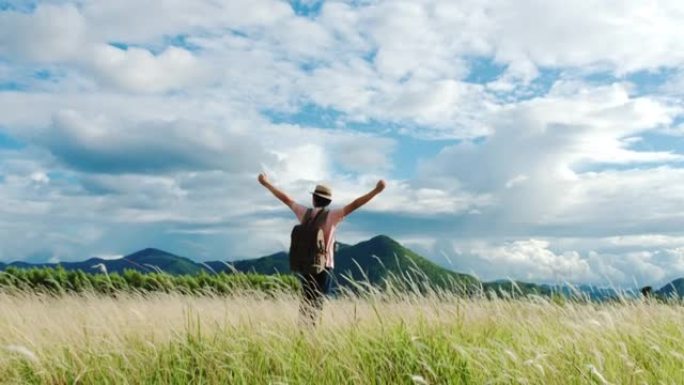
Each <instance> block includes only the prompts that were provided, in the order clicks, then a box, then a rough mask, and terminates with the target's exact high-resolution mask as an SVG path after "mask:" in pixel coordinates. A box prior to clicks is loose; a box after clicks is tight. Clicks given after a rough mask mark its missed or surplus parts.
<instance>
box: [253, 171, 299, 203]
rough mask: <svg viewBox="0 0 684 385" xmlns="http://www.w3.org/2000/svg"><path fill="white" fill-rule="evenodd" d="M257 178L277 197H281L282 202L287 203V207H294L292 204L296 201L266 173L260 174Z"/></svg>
mask: <svg viewBox="0 0 684 385" xmlns="http://www.w3.org/2000/svg"><path fill="white" fill-rule="evenodd" d="M257 180H258V181H259V183H261V185H262V186H264V187H266V188H267V189H268V191H270V192H271V193H272V194H273V195H274V196H275V197H276V198H278V199H280V201H281V202H283V203H285V205H286V206H287V207H292V204H293V203H294V201H293V200H292V198H290V196H289V195H287V194H285V193H284V192H282V191H281V190H280V189H278V188H277V187H276V186H274V185H272V184H271V182H269V181H268V178H267V177H266V174H264V173H261V174H259V177H258V178H257Z"/></svg>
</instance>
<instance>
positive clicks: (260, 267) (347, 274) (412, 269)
mask: <svg viewBox="0 0 684 385" xmlns="http://www.w3.org/2000/svg"><path fill="white" fill-rule="evenodd" d="M207 264H208V265H209V266H211V268H212V269H214V270H216V271H230V270H231V267H229V266H227V265H225V264H223V263H222V262H207ZM232 268H234V269H235V270H237V271H240V272H254V273H260V274H277V273H289V272H290V268H289V263H288V255H287V253H285V252H280V253H276V254H272V255H269V256H266V257H262V258H257V259H247V260H241V261H235V262H233V263H232ZM333 271H334V274H335V277H334V278H335V279H336V281H337V282H338V284H340V285H342V286H349V285H350V280H351V281H366V280H367V281H368V282H369V283H371V284H373V285H380V284H384V283H385V282H386V281H387V280H389V279H391V277H396V278H400V277H407V276H408V275H410V276H411V279H413V280H414V281H421V280H422V281H425V280H428V281H430V282H431V283H433V284H436V285H438V286H444V285H447V284H448V283H450V282H451V283H453V282H458V283H460V284H467V285H471V284H475V283H476V282H477V280H476V279H475V278H474V277H472V276H470V275H467V274H461V273H456V272H453V271H451V270H447V269H445V268H443V267H440V266H438V265H437V264H435V263H432V262H431V261H429V260H428V259H426V258H424V257H422V256H420V255H418V254H416V253H415V252H413V251H412V250H410V249H407V248H405V247H403V246H402V245H401V244H399V243H398V242H397V241H395V240H393V239H392V238H390V237H388V236H386V235H378V236H376V237H373V238H371V239H369V240H367V241H364V242H360V243H357V244H356V245H352V246H350V245H346V244H338V246H337V250H336V251H335V269H334V270H333ZM418 271H420V273H418Z"/></svg>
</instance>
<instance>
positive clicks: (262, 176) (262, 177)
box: [257, 172, 268, 186]
mask: <svg viewBox="0 0 684 385" xmlns="http://www.w3.org/2000/svg"><path fill="white" fill-rule="evenodd" d="M257 180H258V181H259V183H261V184H262V185H264V186H266V185H267V184H268V177H266V174H264V173H263V172H262V173H261V174H259V177H258V178H257Z"/></svg>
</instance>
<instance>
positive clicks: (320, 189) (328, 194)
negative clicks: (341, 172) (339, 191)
mask: <svg viewBox="0 0 684 385" xmlns="http://www.w3.org/2000/svg"><path fill="white" fill-rule="evenodd" d="M312 194H313V195H318V196H319V197H321V198H325V199H329V200H332V190H331V189H330V187H328V186H326V185H322V184H318V185H316V189H314V191H313V192H312Z"/></svg>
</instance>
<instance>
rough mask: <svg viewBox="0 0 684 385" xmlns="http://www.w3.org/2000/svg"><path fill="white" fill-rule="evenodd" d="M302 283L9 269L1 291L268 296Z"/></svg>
mask: <svg viewBox="0 0 684 385" xmlns="http://www.w3.org/2000/svg"><path fill="white" fill-rule="evenodd" d="M298 288H299V282H298V281H297V279H296V277H294V276H292V275H271V276H267V275H262V274H255V273H218V274H209V273H206V272H200V273H198V274H195V275H171V274H167V273H163V272H155V273H141V272H139V271H137V270H132V269H130V270H124V272H123V273H121V274H119V273H106V272H96V273H86V272H84V271H82V270H73V271H71V270H65V269H64V268H62V267H57V268H51V267H44V268H30V269H22V268H16V267H8V268H7V269H5V270H4V271H0V291H3V292H29V291H30V292H39V293H46V294H67V293H97V294H116V293H128V292H132V293H150V292H165V293H182V294H193V295H205V294H216V295H221V294H232V293H238V292H245V291H257V292H262V293H267V294H269V293H270V294H275V293H281V292H292V293H294V292H296V290H298Z"/></svg>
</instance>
